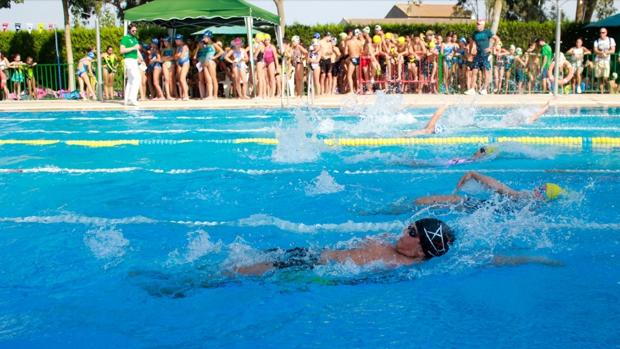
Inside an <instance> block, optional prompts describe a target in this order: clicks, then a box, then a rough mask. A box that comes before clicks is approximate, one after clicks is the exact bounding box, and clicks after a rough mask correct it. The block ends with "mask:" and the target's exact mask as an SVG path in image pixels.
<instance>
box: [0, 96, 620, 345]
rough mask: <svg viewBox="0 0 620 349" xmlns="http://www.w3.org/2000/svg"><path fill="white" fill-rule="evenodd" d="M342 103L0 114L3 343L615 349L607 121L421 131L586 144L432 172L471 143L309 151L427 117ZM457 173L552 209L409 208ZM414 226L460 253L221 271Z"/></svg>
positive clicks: (456, 123)
mask: <svg viewBox="0 0 620 349" xmlns="http://www.w3.org/2000/svg"><path fill="white" fill-rule="evenodd" d="M347 104H349V105H350V106H348V107H346V108H343V109H313V108H302V109H299V110H280V109H271V110H263V109H249V110H176V111H137V110H136V111H126V112H117V111H115V112H92V111H76V112H45V113H27V112H24V113H0V142H2V141H4V143H2V145H0V151H1V153H0V200H1V202H2V205H0V231H1V234H0V251H2V252H1V254H0V263H1V265H2V268H0V347H7V348H23V347H45V348H48V347H89V348H93V347H94V348H97V347H100V348H109V347H138V348H141V347H174V348H181V347H182V348H194V347H209V348H218V347H239V348H244V347H251V348H289V347H294V348H316V347H326V348H336V347H345V348H394V347H428V348H446V347H448V348H456V347H464V348H489V347H502V348H530V347H547V348H620V331H618V325H617V324H618V323H619V322H620V315H619V314H620V271H619V270H620V263H619V259H620V215H619V214H618V212H619V211H618V210H619V199H618V197H619V196H620V156H619V155H620V153H619V152H618V148H617V147H616V148H614V146H597V145H596V144H592V141H591V139H592V137H620V122H619V121H620V109H613V108H609V109H607V108H606V109H602V108H590V109H584V108H582V109H551V110H549V111H548V112H547V113H546V114H545V115H544V116H543V117H542V118H541V120H540V121H539V122H537V123H536V124H533V125H528V124H525V123H524V120H525V119H526V117H527V115H528V114H529V113H531V112H533V111H535V110H536V108H530V107H524V108H520V109H485V108H477V107H475V106H471V105H466V106H460V107H453V108H451V109H449V110H448V112H447V115H446V116H445V117H444V118H443V119H442V121H441V124H442V128H443V129H444V133H442V134H440V135H437V136H432V137H438V138H446V137H473V136H481V137H489V139H491V140H496V141H497V140H498V139H499V137H503V136H540V137H583V139H584V140H583V142H581V143H580V144H578V145H572V146H567V145H566V144H561V142H560V141H558V142H557V143H558V144H545V145H536V144H527V143H517V142H503V143H498V144H497V146H498V148H499V154H497V156H495V157H493V158H492V159H488V160H485V161H481V162H475V163H469V164H464V165H458V166H446V165H445V160H447V159H452V158H455V157H467V156H468V155H470V154H472V153H473V152H474V151H475V150H476V149H477V148H478V147H479V146H481V145H483V144H443V145H442V144H439V145H424V144H422V145H404V146H403V145H401V146H374V147H371V146H361V147H330V146H327V145H325V144H324V142H323V140H324V139H337V138H342V137H349V138H386V137H402V135H403V133H404V132H405V131H406V130H413V129H418V128H421V127H423V126H424V124H425V123H426V121H427V120H428V118H429V117H430V115H431V114H432V112H433V109H431V108H423V109H405V108H401V107H400V105H399V100H398V99H397V98H396V99H394V98H387V97H386V98H383V99H381V101H380V102H379V103H377V105H374V106H369V107H357V106H355V103H354V102H352V103H347ZM247 138H252V139H256V138H268V139H273V138H277V139H278V140H279V144H278V145H273V144H262V143H252V142H250V143H243V142H240V141H239V140H240V139H247ZM9 140H10V141H9ZM34 140H49V141H54V142H50V143H51V144H48V145H31V144H30V143H31V141H34ZM77 140H81V141H83V140H88V141H111V140H124V141H129V144H126V145H117V146H107V147H105V146H101V145H106V144H105V143H101V142H99V143H97V142H90V143H82V144H81V145H71V141H77ZM17 141H25V143H26V144H17V143H19V142H17ZM56 141H57V142H56ZM88 145H99V147H92V146H88ZM107 145H112V144H107ZM470 170H476V171H480V172H482V173H484V174H488V175H491V176H494V177H496V178H498V179H499V180H501V181H503V182H505V183H506V184H508V185H509V186H511V187H513V188H516V189H531V188H534V187H535V186H537V185H539V184H541V183H544V182H555V183H558V184H560V185H561V186H563V187H564V188H566V189H567V190H568V194H567V195H566V196H564V197H563V198H562V199H560V200H558V201H555V202H551V203H549V204H526V205H522V206H520V207H514V208H511V209H509V210H506V209H502V208H501V207H502V205H503V203H502V199H501V198H497V197H494V196H489V195H488V194H486V193H485V192H484V191H483V190H482V188H481V187H479V186H476V185H473V184H468V185H467V186H466V187H465V190H466V192H467V193H468V194H469V195H472V196H475V197H479V198H489V199H490V200H491V203H492V205H491V206H490V207H485V208H483V209H480V210H477V211H473V212H462V211H458V210H450V209H442V208H431V209H428V208H426V209H424V208H419V207H413V206H412V205H410V203H411V202H412V201H413V200H414V199H415V198H417V197H420V196H423V195H429V194H449V193H451V192H452V191H453V190H454V188H455V185H456V183H457V181H458V179H459V178H460V177H461V176H462V175H463V174H464V173H465V172H466V171H470ZM423 216H438V217H440V218H441V219H443V220H445V221H446V222H448V223H449V224H450V225H451V226H452V227H453V228H454V229H455V231H456V233H457V239H458V240H457V243H456V245H455V246H454V247H453V248H452V249H451V251H450V252H449V254H448V255H446V256H445V257H442V258H439V259H436V260H432V261H430V262H427V263H424V264H422V265H418V266H414V267H406V268H398V269H395V270H386V269H385V268H383V267H382V266H381V265H376V264H375V265H372V266H369V267H356V266H353V265H351V264H344V265H326V266H319V267H317V268H315V269H314V270H312V271H298V272H294V271H280V272H275V273H271V274H268V275H266V276H264V277H260V278H249V277H239V276H235V275H230V274H229V273H227V270H228V269H229V268H230V267H231V266H232V265H240V264H248V263H251V262H252V261H258V260H260V258H261V251H262V250H264V249H268V248H271V247H281V248H291V247H295V246H311V247H314V248H322V247H331V248H346V247H353V246H356V245H357V244H359V243H360V241H361V240H362V239H363V238H364V237H368V236H374V235H376V234H380V233H383V232H388V233H389V235H388V236H387V237H382V238H384V239H388V240H393V239H394V238H395V237H396V236H397V234H399V233H400V231H401V230H402V228H403V227H404V226H405V225H406V224H407V223H408V222H409V221H410V220H412V219H415V218H416V217H423ZM493 256H537V257H545V258H548V259H550V260H554V261H557V262H558V263H560V265H555V266H548V265H541V264H528V265H520V266H511V267H494V266H491V264H490V260H491V258H492V257H493Z"/></svg>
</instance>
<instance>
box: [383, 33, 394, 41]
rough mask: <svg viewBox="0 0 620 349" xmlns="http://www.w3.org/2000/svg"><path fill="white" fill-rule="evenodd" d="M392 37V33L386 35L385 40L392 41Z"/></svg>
mask: <svg viewBox="0 0 620 349" xmlns="http://www.w3.org/2000/svg"><path fill="white" fill-rule="evenodd" d="M392 36H393V35H392V33H386V34H385V38H386V39H388V40H389V39H391V38H392Z"/></svg>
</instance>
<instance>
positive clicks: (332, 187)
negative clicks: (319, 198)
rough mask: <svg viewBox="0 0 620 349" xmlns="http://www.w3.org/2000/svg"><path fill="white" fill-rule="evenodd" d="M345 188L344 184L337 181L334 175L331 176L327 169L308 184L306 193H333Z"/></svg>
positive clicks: (312, 194)
mask: <svg viewBox="0 0 620 349" xmlns="http://www.w3.org/2000/svg"><path fill="white" fill-rule="evenodd" d="M343 190H344V185H341V184H338V183H336V180H335V179H334V177H332V176H330V175H329V173H328V172H327V171H326V170H323V171H321V174H320V175H318V176H317V177H316V178H314V179H313V180H312V182H311V183H310V184H308V185H307V186H306V195H308V196H315V195H323V194H333V193H338V192H341V191H343Z"/></svg>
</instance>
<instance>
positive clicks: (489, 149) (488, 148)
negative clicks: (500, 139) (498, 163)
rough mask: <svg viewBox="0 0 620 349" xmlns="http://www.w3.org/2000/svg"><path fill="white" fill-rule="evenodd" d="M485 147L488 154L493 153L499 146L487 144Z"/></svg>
mask: <svg viewBox="0 0 620 349" xmlns="http://www.w3.org/2000/svg"><path fill="white" fill-rule="evenodd" d="M483 148H484V153H485V154H487V155H491V154H493V153H495V151H496V150H497V147H493V146H490V145H486V146H484V147H483Z"/></svg>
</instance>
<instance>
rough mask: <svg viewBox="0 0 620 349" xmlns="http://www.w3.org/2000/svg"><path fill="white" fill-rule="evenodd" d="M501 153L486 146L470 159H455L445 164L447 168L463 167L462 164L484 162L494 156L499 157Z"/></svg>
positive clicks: (490, 146) (494, 147)
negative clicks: (453, 166)
mask: <svg viewBox="0 0 620 349" xmlns="http://www.w3.org/2000/svg"><path fill="white" fill-rule="evenodd" d="M498 153H499V151H498V148H497V147H496V146H492V145H484V146H482V147H480V149H478V150H476V152H475V153H474V154H473V155H472V156H471V157H469V158H454V159H450V160H448V161H446V162H444V163H443V165H445V166H452V165H461V164H469V163H472V162H476V161H482V160H484V159H488V158H489V157H491V156H493V155H497V154H498Z"/></svg>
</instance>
